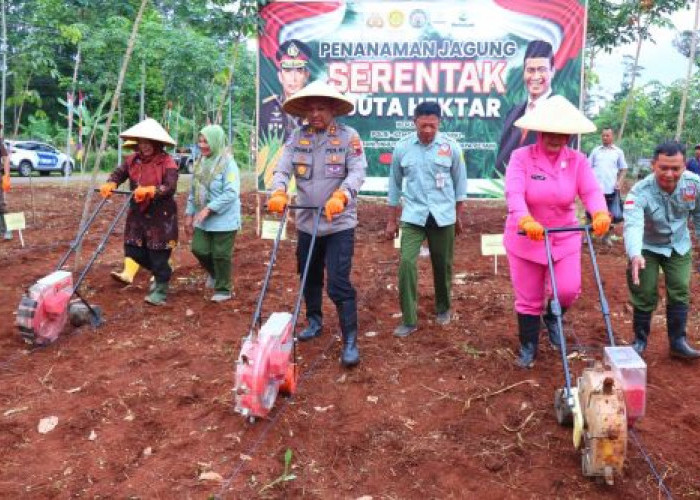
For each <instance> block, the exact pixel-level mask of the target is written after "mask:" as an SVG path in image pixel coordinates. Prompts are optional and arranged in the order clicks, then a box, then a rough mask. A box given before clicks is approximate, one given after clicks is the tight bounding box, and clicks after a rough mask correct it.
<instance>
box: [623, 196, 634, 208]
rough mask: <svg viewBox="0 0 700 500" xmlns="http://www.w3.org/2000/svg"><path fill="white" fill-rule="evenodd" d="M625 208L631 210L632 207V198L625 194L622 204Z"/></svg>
mask: <svg viewBox="0 0 700 500" xmlns="http://www.w3.org/2000/svg"><path fill="white" fill-rule="evenodd" d="M624 208H625V210H632V209H633V208H634V198H632V196H631V195H628V196H627V199H626V200H625V205H624Z"/></svg>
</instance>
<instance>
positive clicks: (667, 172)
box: [624, 142, 700, 359]
mask: <svg viewBox="0 0 700 500" xmlns="http://www.w3.org/2000/svg"><path fill="white" fill-rule="evenodd" d="M698 192H700V177H698V176H697V175H696V174H693V173H691V172H688V171H686V170H685V151H684V148H683V146H682V145H680V144H679V143H677V142H667V143H664V144H661V145H659V146H657V147H656V149H655V150H654V158H653V160H652V173H651V174H649V175H648V176H647V177H646V178H644V179H642V180H641V181H639V182H638V183H637V184H635V185H634V187H633V188H632V190H631V191H630V193H629V195H628V196H627V199H626V200H625V205H624V207H625V209H624V216H625V226H624V237H625V250H626V251H627V256H628V257H629V259H630V263H629V267H628V270H627V284H628V286H629V291H630V301H631V302H632V306H633V307H634V315H633V329H634V349H635V350H636V351H637V352H638V353H639V354H642V353H643V352H644V350H645V349H646V347H647V340H648V338H649V332H650V330H651V316H652V313H653V312H654V309H655V308H656V304H657V302H658V298H659V296H658V290H657V285H658V281H659V267H660V268H661V269H662V270H663V272H664V276H665V277H666V296H667V299H666V328H667V329H668V339H669V345H670V348H671V356H674V357H679V358H684V359H696V358H698V357H700V352H698V351H697V350H695V349H693V348H692V347H691V346H690V345H689V344H688V342H687V340H686V323H687V320H688V303H689V299H690V271H691V269H692V242H691V240H690V232H689V231H688V222H687V221H688V217H692V218H693V224H694V226H695V234H696V235H697V236H700V203H698Z"/></svg>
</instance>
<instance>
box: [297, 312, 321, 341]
mask: <svg viewBox="0 0 700 500" xmlns="http://www.w3.org/2000/svg"><path fill="white" fill-rule="evenodd" d="M307 319H308V320H309V326H307V327H306V328H304V329H303V330H302V331H301V333H300V334H299V335H298V336H297V338H298V339H299V340H301V341H302V342H304V341H306V340H311V339H315V338H316V337H318V336H319V335H321V331H322V330H323V317H322V316H321V315H320V314H314V313H312V314H309V315H308V316H307Z"/></svg>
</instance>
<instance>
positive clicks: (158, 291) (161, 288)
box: [145, 283, 168, 306]
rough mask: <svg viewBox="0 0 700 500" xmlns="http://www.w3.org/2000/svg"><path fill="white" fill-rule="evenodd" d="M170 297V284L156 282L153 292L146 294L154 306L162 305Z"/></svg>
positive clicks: (147, 300) (148, 300)
mask: <svg viewBox="0 0 700 500" xmlns="http://www.w3.org/2000/svg"><path fill="white" fill-rule="evenodd" d="M167 297H168V284H167V283H156V284H155V286H154V287H153V289H152V290H151V293H149V294H148V295H147V296H146V299H145V300H146V302H148V303H149V304H151V305H152V306H162V305H163V304H165V299H166V298H167Z"/></svg>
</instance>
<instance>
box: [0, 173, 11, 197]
mask: <svg viewBox="0 0 700 500" xmlns="http://www.w3.org/2000/svg"><path fill="white" fill-rule="evenodd" d="M2 190H3V191H4V192H6V193H7V192H8V191H9V190H10V176H9V175H3V176H2Z"/></svg>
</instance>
